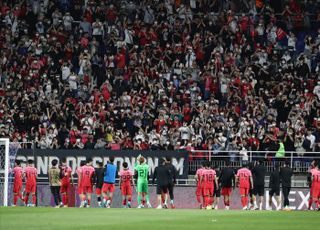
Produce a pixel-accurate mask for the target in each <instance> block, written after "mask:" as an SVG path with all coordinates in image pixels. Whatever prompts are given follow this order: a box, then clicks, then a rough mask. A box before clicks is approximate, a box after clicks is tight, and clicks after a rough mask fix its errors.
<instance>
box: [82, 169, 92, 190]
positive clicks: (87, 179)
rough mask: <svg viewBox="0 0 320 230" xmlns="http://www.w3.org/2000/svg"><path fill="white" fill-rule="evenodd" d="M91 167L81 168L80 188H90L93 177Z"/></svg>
mask: <svg viewBox="0 0 320 230" xmlns="http://www.w3.org/2000/svg"><path fill="white" fill-rule="evenodd" d="M94 171H95V170H94V168H93V167H92V166H88V165H84V166H82V167H81V186H82V187H85V186H92V177H93V175H94Z"/></svg>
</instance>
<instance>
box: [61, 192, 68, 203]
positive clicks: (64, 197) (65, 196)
mask: <svg viewBox="0 0 320 230" xmlns="http://www.w3.org/2000/svg"><path fill="white" fill-rule="evenodd" d="M62 203H63V205H68V196H67V194H62Z"/></svg>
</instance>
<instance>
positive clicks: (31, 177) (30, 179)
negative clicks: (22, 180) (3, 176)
mask: <svg viewBox="0 0 320 230" xmlns="http://www.w3.org/2000/svg"><path fill="white" fill-rule="evenodd" d="M24 172H25V175H26V184H27V185H35V184H36V183H37V169H36V168H35V167H33V166H27V167H26V168H25V170H24Z"/></svg>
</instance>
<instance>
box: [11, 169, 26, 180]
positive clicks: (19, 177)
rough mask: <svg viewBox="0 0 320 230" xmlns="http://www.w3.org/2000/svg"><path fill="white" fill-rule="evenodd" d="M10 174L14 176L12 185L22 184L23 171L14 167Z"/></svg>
mask: <svg viewBox="0 0 320 230" xmlns="http://www.w3.org/2000/svg"><path fill="white" fill-rule="evenodd" d="M12 172H13V174H14V183H15V184H22V175H23V169H22V168H21V167H20V166H16V167H14V168H13V171H12Z"/></svg>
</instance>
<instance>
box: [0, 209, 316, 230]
mask: <svg viewBox="0 0 320 230" xmlns="http://www.w3.org/2000/svg"><path fill="white" fill-rule="evenodd" d="M319 224H320V213H319V212H316V211H309V212H308V211H278V212H277V211H273V212H270V211H231V210H230V211H222V210H215V211H213V210H197V209H194V210H191V209H175V210H172V209H171V210H170V209H167V210H165V209H162V210H156V209H98V208H91V209H89V208H86V209H79V208H62V209H54V208H27V207H15V208H12V207H7V208H4V207H2V208H0V229H3V230H7V229H10V230H14V229H20V230H21V229H22V230H28V229H32V230H36V229H41V230H45V229H86V230H91V229H112V230H117V229H135V230H140V229H144V230H148V229H151V230H156V229H161V230H169V229H174V230H186V229H224V230H228V229H237V230H239V229H245V230H250V229H254V230H259V229H267V230H268V229H270V230H274V229H290V230H293V229H299V230H303V229H314V227H315V226H319Z"/></svg>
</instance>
